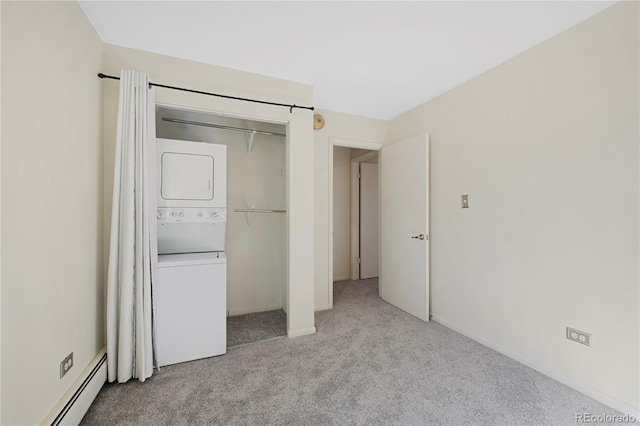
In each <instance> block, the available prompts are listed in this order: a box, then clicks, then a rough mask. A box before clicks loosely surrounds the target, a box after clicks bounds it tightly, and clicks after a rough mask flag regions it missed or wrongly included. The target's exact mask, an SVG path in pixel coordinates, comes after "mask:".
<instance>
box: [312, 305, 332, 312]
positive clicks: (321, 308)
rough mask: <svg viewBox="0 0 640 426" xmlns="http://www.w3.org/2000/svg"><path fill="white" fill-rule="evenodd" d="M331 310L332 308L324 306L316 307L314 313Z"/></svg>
mask: <svg viewBox="0 0 640 426" xmlns="http://www.w3.org/2000/svg"><path fill="white" fill-rule="evenodd" d="M329 309H331V306H329V305H328V304H327V305H322V306H316V307H315V309H314V311H316V312H320V311H328V310H329Z"/></svg>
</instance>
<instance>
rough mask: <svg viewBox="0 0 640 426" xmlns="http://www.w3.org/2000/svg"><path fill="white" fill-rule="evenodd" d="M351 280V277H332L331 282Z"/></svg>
mask: <svg viewBox="0 0 640 426" xmlns="http://www.w3.org/2000/svg"><path fill="white" fill-rule="evenodd" d="M350 279H351V275H343V276H340V277H333V282H336V281H346V280H350Z"/></svg>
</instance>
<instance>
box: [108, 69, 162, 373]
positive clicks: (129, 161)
mask: <svg viewBox="0 0 640 426" xmlns="http://www.w3.org/2000/svg"><path fill="white" fill-rule="evenodd" d="M150 109H151V111H153V110H154V109H155V108H154V104H153V93H152V92H151V91H150V90H149V77H148V76H147V75H146V74H143V73H139V72H136V71H124V70H123V71H122V73H121V76H120V101H119V105H118V130H117V135H116V153H115V167H114V178H113V207H112V210H111V246H110V251H109V272H108V279H107V370H108V374H109V381H110V382H113V381H115V380H118V382H120V383H123V382H126V381H127V380H129V379H131V378H137V379H138V380H140V381H141V382H143V381H144V380H145V379H147V378H148V377H151V374H152V373H153V347H152V337H151V336H152V335H151V333H152V331H151V319H152V317H151V271H152V266H151V261H152V257H153V252H154V248H153V247H152V246H153V245H152V238H151V236H152V235H153V234H154V232H153V231H154V230H153V229H152V226H155V224H154V223H153V222H152V220H151V217H153V218H155V214H153V215H151V214H150V213H155V208H153V205H152V204H151V203H150V197H152V198H151V199H155V195H154V194H155V192H154V189H155V168H154V167H153V166H154V162H153V159H152V158H150V157H149V154H150V150H152V149H153V145H152V142H153V139H152V137H151V136H153V134H154V130H153V127H151V128H150V124H154V123H150V117H153V114H150ZM150 207H151V208H153V212H150V210H149V209H150ZM154 263H155V262H154Z"/></svg>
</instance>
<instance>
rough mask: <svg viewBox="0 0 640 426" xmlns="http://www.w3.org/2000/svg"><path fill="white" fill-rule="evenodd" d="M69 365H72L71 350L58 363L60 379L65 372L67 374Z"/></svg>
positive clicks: (69, 368)
mask: <svg viewBox="0 0 640 426" xmlns="http://www.w3.org/2000/svg"><path fill="white" fill-rule="evenodd" d="M71 367H73V352H71V353H70V354H69V355H67V356H66V357H64V359H63V360H62V362H61V363H60V378H61V379H62V378H63V377H64V375H65V374H67V373H68V372H69V370H71Z"/></svg>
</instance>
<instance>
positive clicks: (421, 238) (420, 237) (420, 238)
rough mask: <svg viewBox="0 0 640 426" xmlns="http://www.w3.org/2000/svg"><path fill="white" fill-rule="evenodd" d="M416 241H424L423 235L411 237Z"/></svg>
mask: <svg viewBox="0 0 640 426" xmlns="http://www.w3.org/2000/svg"><path fill="white" fill-rule="evenodd" d="M411 238H414V239H416V240H424V239H425V238H426V237H425V236H424V234H420V235H414V236H413V237H411Z"/></svg>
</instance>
